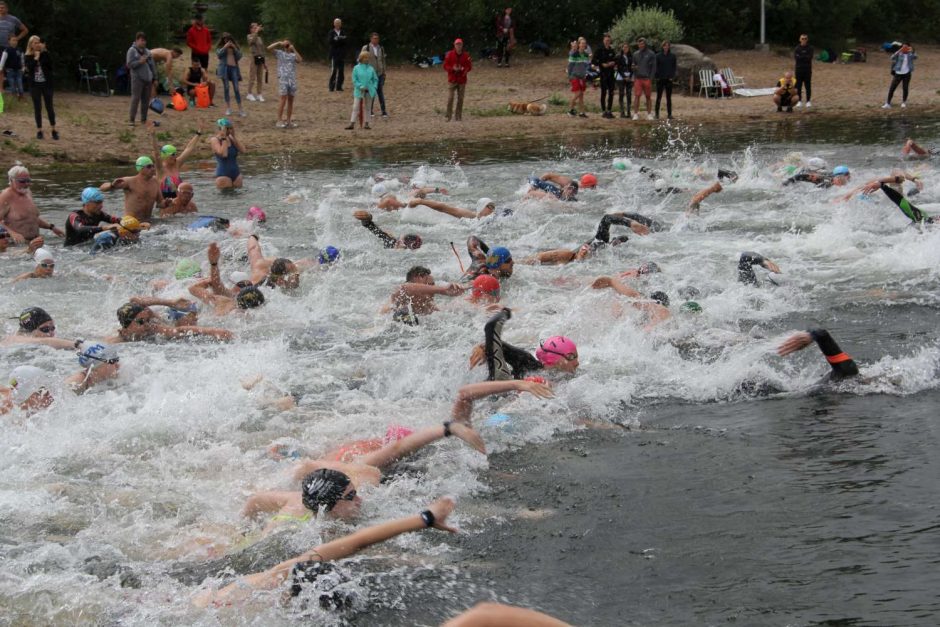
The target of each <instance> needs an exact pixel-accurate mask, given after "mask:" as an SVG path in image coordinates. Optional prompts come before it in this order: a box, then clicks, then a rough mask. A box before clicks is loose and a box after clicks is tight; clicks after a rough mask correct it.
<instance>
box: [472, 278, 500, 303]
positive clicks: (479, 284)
mask: <svg viewBox="0 0 940 627" xmlns="http://www.w3.org/2000/svg"><path fill="white" fill-rule="evenodd" d="M486 296H491V297H494V298H496V299H499V279H497V278H496V277H495V276H493V275H492V274H481V275H480V276H478V277H477V278H475V279H473V290H472V291H471V297H472V298H473V300H477V299H480V298H484V297H486Z"/></svg>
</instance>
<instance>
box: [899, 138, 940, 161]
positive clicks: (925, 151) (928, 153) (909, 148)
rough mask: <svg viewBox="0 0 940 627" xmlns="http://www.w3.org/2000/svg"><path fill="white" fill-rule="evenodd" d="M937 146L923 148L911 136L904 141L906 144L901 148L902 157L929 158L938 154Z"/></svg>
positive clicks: (911, 158)
mask: <svg viewBox="0 0 940 627" xmlns="http://www.w3.org/2000/svg"><path fill="white" fill-rule="evenodd" d="M937 152H938V151H937V149H936V148H922V147H921V146H919V145H918V144H917V142H915V141H914V140H913V139H911V138H910V137H908V138H907V141H905V142H904V146H903V147H902V148H901V158H902V159H910V160H914V159H929V158H930V157H932V156H934V155H935V154H937Z"/></svg>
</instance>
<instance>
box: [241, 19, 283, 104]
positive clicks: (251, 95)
mask: <svg viewBox="0 0 940 627" xmlns="http://www.w3.org/2000/svg"><path fill="white" fill-rule="evenodd" d="M263 29H264V27H263V26H262V25H261V24H258V23H257V22H252V23H251V26H250V27H249V29H248V50H249V51H251V67H250V68H249V70H248V100H250V101H251V102H254V101H256V100H257V101H258V102H264V96H262V95H261V85H263V82H262V81H263V80H264V73H265V70H267V69H268V66H267V65H266V64H265V60H264V41H262V39H261V31H262V30H263ZM255 85H257V88H256V87H255ZM255 89H257V91H255ZM282 107H283V105H282ZM278 119H280V116H278Z"/></svg>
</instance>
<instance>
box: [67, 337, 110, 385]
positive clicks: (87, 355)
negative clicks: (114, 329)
mask: <svg viewBox="0 0 940 627" xmlns="http://www.w3.org/2000/svg"><path fill="white" fill-rule="evenodd" d="M120 361H121V358H120V357H119V356H118V352H117V349H116V348H115V347H113V346H107V345H105V344H91V345H86V346H82V347H81V350H80V351H79V352H78V364H79V365H80V366H82V370H80V371H79V372H76V373H75V374H73V375H72V376H70V377H68V378H66V379H65V383H66V385H68V386H69V388H71V390H72V391H73V392H75V393H76V394H84V393H85V392H87V391H88V390H89V389H90V388H91V387H92V386H94V385H97V384H99V383H101V382H103V381H107V380H109V379H115V378H117V376H118V373H119V370H120V367H121V366H120Z"/></svg>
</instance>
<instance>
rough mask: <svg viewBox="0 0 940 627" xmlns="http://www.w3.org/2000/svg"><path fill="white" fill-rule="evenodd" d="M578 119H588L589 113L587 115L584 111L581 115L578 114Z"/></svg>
mask: <svg viewBox="0 0 940 627" xmlns="http://www.w3.org/2000/svg"><path fill="white" fill-rule="evenodd" d="M578 117H579V118H586V117H587V113H585V112H584V111H582V112H581V113H579V114H578Z"/></svg>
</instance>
